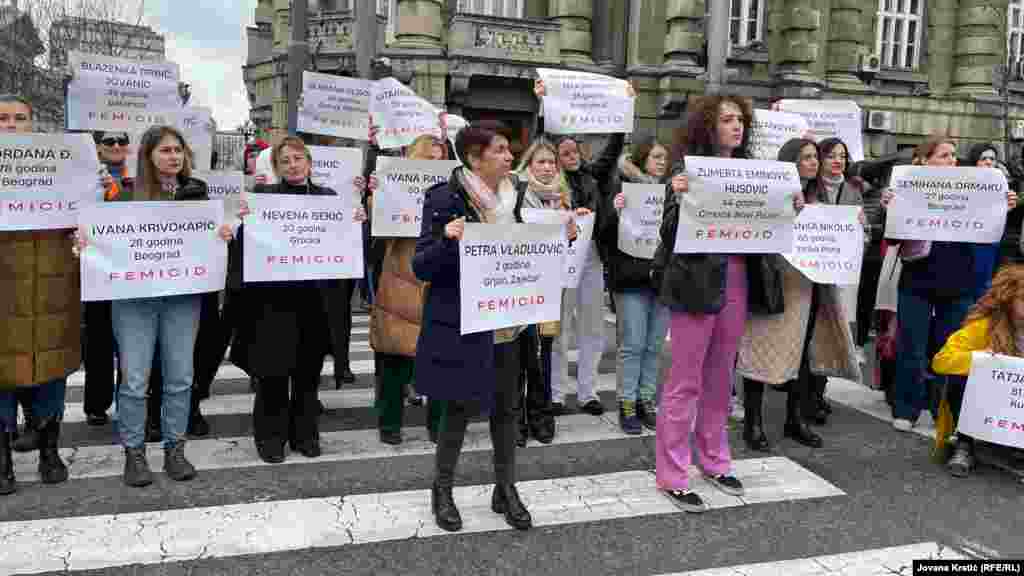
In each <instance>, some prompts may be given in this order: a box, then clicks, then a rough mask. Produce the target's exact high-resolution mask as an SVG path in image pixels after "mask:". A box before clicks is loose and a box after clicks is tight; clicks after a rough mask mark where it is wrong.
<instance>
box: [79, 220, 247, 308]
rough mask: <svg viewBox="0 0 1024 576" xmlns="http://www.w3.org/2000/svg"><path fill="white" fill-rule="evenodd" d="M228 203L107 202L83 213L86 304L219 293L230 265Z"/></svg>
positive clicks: (83, 281) (80, 221) (82, 257)
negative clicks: (225, 234) (224, 231)
mask: <svg viewBox="0 0 1024 576" xmlns="http://www.w3.org/2000/svg"><path fill="white" fill-rule="evenodd" d="M223 221H224V204H223V203H222V202H221V201H218V200H199V201H188V202H181V201H179V202H109V203H106V204H89V205H86V206H84V207H83V208H82V210H81V212H80V213H79V226H80V228H81V229H82V232H83V233H84V234H85V236H86V238H87V239H88V245H87V246H86V247H85V250H83V251H82V256H81V272H82V301H83V302H91V301H94V300H124V299H128V298H152V297H156V296H176V295H181V294H201V293H204V292H219V291H221V290H223V289H224V281H225V278H226V274H227V266H228V248H227V242H225V241H224V240H223V239H221V237H220V235H219V234H218V229H219V228H220V225H221V223H222V222H223Z"/></svg>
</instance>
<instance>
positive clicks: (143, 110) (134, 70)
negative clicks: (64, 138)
mask: <svg viewBox="0 0 1024 576" xmlns="http://www.w3.org/2000/svg"><path fill="white" fill-rule="evenodd" d="M68 61H69V64H68V66H69V67H70V70H69V71H70V72H71V76H72V79H71V82H70V83H69V84H68V97H67V119H68V129H69V130H114V131H125V132H141V131H143V130H145V129H147V128H149V127H150V126H153V125H158V124H171V123H172V118H171V116H170V113H171V112H173V111H175V110H177V109H180V108H181V99H180V97H179V96H178V65H177V64H175V63H174V62H139V61H136V60H125V59H122V58H114V57H112V56H103V55H99V54H86V53H82V52H70V53H69V54H68Z"/></svg>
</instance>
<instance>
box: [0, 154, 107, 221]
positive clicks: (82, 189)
mask: <svg viewBox="0 0 1024 576" xmlns="http://www.w3.org/2000/svg"><path fill="white" fill-rule="evenodd" d="M99 169H100V161H99V159H98V158H97V157H96V146H95V144H93V141H92V136H90V135H88V134H4V137H3V139H2V140H0V231H11V230H54V229H59V228H74V227H75V226H77V225H78V211H79V210H80V209H81V208H82V207H83V206H84V205H86V204H90V203H95V202H99V201H100V200H101V199H102V198H103V190H102V188H101V187H100V183H99Z"/></svg>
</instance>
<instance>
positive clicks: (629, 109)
mask: <svg viewBox="0 0 1024 576" xmlns="http://www.w3.org/2000/svg"><path fill="white" fill-rule="evenodd" d="M537 75H538V76H540V79H541V80H543V81H544V91H545V94H544V100H543V103H542V104H543V106H544V129H545V130H546V131H548V132H550V133H552V134H608V133H618V132H623V133H631V132H633V115H634V113H633V97H632V96H630V93H629V83H628V82H626V81H625V80H620V79H618V78H612V77H611V76H604V75H602V74H594V73H591V72H575V71H570V70H553V69H550V68H538V69H537Z"/></svg>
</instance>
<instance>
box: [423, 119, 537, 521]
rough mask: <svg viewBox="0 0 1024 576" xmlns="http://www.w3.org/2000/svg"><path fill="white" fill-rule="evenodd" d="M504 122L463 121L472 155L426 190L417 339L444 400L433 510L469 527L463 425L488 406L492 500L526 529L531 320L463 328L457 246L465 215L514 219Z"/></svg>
mask: <svg viewBox="0 0 1024 576" xmlns="http://www.w3.org/2000/svg"><path fill="white" fill-rule="evenodd" d="M500 130H502V127H501V125H500V124H497V123H493V122H481V123H478V124H473V125H470V126H468V127H466V128H463V129H462V130H461V131H460V132H459V135H458V136H457V137H456V140H455V150H456V152H457V153H458V155H459V158H462V159H463V161H464V162H465V167H460V168H456V169H455V171H454V172H452V177H451V179H450V180H449V181H448V182H447V183H443V184H439V185H437V186H434V187H432V188H431V189H430V190H428V191H427V195H426V204H425V206H424V208H423V215H424V216H423V224H422V229H421V232H420V237H419V239H418V240H417V241H416V255H415V256H414V257H413V261H412V269H413V271H414V272H415V273H416V277H417V278H419V279H420V280H421V281H423V282H430V287H429V288H428V290H427V298H426V303H425V304H424V307H423V325H422V329H421V330H420V336H419V340H418V341H417V343H416V374H415V378H416V389H417V391H418V392H420V393H421V394H424V395H426V396H427V397H428V398H431V399H434V400H442V401H445V407H444V414H443V415H442V417H441V425H440V429H439V431H438V438H437V454H436V457H435V459H436V460H435V462H436V470H437V471H436V473H435V477H434V484H433V487H432V490H431V505H432V508H433V512H434V519H435V521H436V522H437V525H438V526H439V527H440V528H442V529H443V530H447V531H450V532H453V531H457V530H461V529H462V516H461V515H460V514H459V509H458V508H457V507H456V505H455V500H454V498H453V496H452V485H453V484H454V481H455V467H456V465H457V464H458V461H459V454H460V453H461V452H462V442H463V440H464V439H465V436H466V425H467V424H468V421H469V418H470V417H472V416H473V414H476V413H478V412H479V411H480V410H481V409H485V410H489V411H490V424H491V427H490V429H491V443H492V444H493V445H494V476H495V486H494V493H493V496H492V498H491V509H492V510H494V512H496V513H498V514H504V516H505V521H506V522H507V523H508V524H509V525H511V526H512V527H514V528H517V529H520V530H526V529H529V528H530V527H531V526H532V525H533V520H532V518H531V517H530V513H529V511H527V510H526V507H525V506H523V503H522V501H520V499H519V493H518V492H517V491H516V486H515V463H516V459H515V450H516V445H515V442H516V423H517V422H516V405H517V402H518V388H519V375H520V372H521V364H520V350H521V344H520V342H519V339H520V338H521V337H522V335H523V334H524V328H525V327H522V326H520V327H516V328H508V329H502V330H498V331H496V332H494V331H487V332H478V333H473V334H466V335H462V334H461V329H460V326H461V300H460V272H459V250H460V243H461V240H462V234H463V231H464V230H465V225H466V222H475V223H485V224H498V223H513V222H514V221H515V216H514V214H513V211H514V207H515V197H516V191H515V184H514V182H513V180H512V179H511V178H509V171H510V170H511V168H512V153H511V151H510V150H509V143H508V139H507V138H506V137H505V136H503V135H501V134H500V133H499V131H500Z"/></svg>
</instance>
